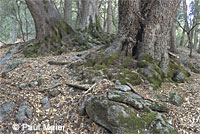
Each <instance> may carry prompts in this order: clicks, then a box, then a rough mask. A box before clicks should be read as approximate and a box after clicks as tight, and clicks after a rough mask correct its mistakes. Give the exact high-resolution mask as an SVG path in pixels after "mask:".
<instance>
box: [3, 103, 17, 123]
mask: <svg viewBox="0 0 200 134" xmlns="http://www.w3.org/2000/svg"><path fill="white" fill-rule="evenodd" d="M14 107H15V104H14V103H13V102H7V103H4V104H2V105H1V106H0V122H2V121H3V120H4V118H5V116H6V115H7V114H9V113H10V112H12V111H13V109H14Z"/></svg>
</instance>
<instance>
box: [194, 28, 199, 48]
mask: <svg viewBox="0 0 200 134" xmlns="http://www.w3.org/2000/svg"><path fill="white" fill-rule="evenodd" d="M194 50H198V26H196V27H195V30H194Z"/></svg>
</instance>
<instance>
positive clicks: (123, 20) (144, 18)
mask: <svg viewBox="0 0 200 134" xmlns="http://www.w3.org/2000/svg"><path fill="white" fill-rule="evenodd" d="M179 4H180V0H154V1H152V0H142V1H138V0H119V27H118V29H119V30H118V37H117V38H118V39H116V40H118V42H120V43H113V45H112V46H111V47H110V48H108V49H107V50H106V52H110V54H113V53H115V52H116V51H117V50H119V49H120V44H121V45H122V46H123V45H124V44H123V43H124V42H126V40H127V39H128V40H129V41H131V44H132V55H133V56H136V57H137V58H140V57H142V56H145V55H147V54H148V55H150V56H152V57H153V58H154V59H155V60H156V61H157V62H158V64H159V66H160V67H161V68H162V70H163V71H164V72H167V71H168V50H167V45H168V40H169V37H170V31H171V27H172V24H173V20H174V17H175V15H176V11H177V8H178V6H179ZM128 44H130V43H128ZM121 48H123V47H121ZM112 49H113V50H112Z"/></svg>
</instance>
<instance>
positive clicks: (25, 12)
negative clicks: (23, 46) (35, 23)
mask: <svg viewBox="0 0 200 134" xmlns="http://www.w3.org/2000/svg"><path fill="white" fill-rule="evenodd" d="M24 14H25V22H26V40H28V39H29V37H28V35H29V33H28V28H29V27H28V26H29V24H28V18H27V11H26V8H25V9H24Z"/></svg>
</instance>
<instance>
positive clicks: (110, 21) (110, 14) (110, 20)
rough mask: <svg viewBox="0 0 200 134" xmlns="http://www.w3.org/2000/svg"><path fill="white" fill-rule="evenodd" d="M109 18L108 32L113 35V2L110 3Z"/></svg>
mask: <svg viewBox="0 0 200 134" xmlns="http://www.w3.org/2000/svg"><path fill="white" fill-rule="evenodd" d="M107 16H108V20H107V32H108V33H109V34H111V33H112V1H110V0H109V1H108V9H107Z"/></svg>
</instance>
